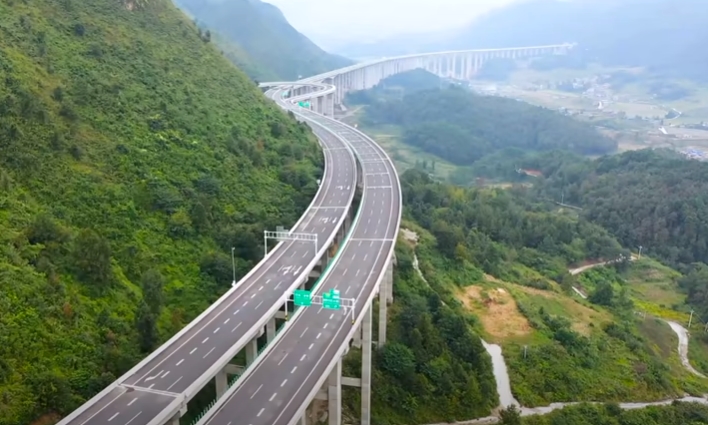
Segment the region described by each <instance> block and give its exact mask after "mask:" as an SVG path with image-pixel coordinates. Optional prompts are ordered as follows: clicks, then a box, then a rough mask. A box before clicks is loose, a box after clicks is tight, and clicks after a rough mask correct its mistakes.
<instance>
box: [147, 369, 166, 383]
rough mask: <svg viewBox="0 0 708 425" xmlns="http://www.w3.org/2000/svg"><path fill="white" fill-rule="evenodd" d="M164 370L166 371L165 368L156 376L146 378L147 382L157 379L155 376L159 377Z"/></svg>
mask: <svg viewBox="0 0 708 425" xmlns="http://www.w3.org/2000/svg"><path fill="white" fill-rule="evenodd" d="M164 371H165V370H164V369H163V370H161V371H159V372H157V374H156V375H155V376H149V377H147V378H145V382H147V381H152V380H153V379H155V378H157V377H158V376H160V375H161V374H162V372H164Z"/></svg>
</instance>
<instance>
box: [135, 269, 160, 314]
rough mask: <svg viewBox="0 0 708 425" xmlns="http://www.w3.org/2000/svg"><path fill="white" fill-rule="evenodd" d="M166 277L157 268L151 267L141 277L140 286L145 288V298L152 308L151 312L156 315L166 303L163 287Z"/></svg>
mask: <svg viewBox="0 0 708 425" xmlns="http://www.w3.org/2000/svg"><path fill="white" fill-rule="evenodd" d="M164 284H165V279H164V277H162V274H160V272H159V271H158V270H156V269H149V270H147V271H146V272H145V273H143V275H142V276H141V279H140V286H141V287H142V288H143V300H144V301H145V304H147V306H148V307H149V308H150V312H151V313H152V314H154V315H155V316H157V315H159V314H160V310H161V309H162V305H163V303H164V301H165V300H164V294H163V292H162V291H163V287H164Z"/></svg>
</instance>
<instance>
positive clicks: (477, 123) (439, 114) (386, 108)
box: [349, 75, 617, 165]
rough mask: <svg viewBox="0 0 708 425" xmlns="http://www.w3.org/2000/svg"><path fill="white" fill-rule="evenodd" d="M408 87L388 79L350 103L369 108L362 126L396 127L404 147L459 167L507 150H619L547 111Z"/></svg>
mask: <svg viewBox="0 0 708 425" xmlns="http://www.w3.org/2000/svg"><path fill="white" fill-rule="evenodd" d="M399 78H401V77H399ZM410 78H412V79H416V78H418V79H420V78H421V76H420V75H418V76H417V77H415V76H414V77H410ZM422 81H423V80H421V82H422ZM403 87H405V84H404V85H403V86H397V87H396V86H394V85H393V83H390V82H387V81H386V80H384V81H383V82H382V83H381V84H379V85H378V86H377V87H375V88H373V89H370V90H368V91H366V92H364V93H353V94H352V95H350V96H349V101H350V102H353V103H364V104H366V105H367V107H366V115H365V117H364V120H363V121H362V124H365V125H367V126H373V127H376V126H382V125H393V126H396V127H398V128H400V129H402V130H403V136H402V138H401V139H402V141H403V143H405V144H407V145H410V146H414V147H416V148H419V149H421V150H423V151H425V152H427V153H430V154H433V155H436V156H438V157H440V158H442V159H444V160H447V161H450V162H451V163H453V164H456V165H471V164H473V163H475V162H477V161H479V160H480V159H482V158H484V157H486V156H489V155H492V154H494V153H497V152H499V151H500V150H502V149H505V148H517V149H523V150H526V151H529V152H544V151H550V150H554V149H562V150H567V151H570V152H573V153H576V154H582V155H596V154H604V153H608V152H612V151H614V150H615V149H616V148H617V142H616V141H614V140H611V139H608V138H607V137H605V136H603V135H601V134H600V133H599V132H598V131H597V130H596V129H595V128H593V126H591V125H590V124H587V123H584V122H580V121H577V120H574V119H572V118H570V117H566V116H564V115H561V114H559V113H557V112H555V111H552V110H549V109H546V108H540V107H537V106H532V105H529V104H527V103H523V102H517V101H515V100H513V99H507V98H502V97H496V96H480V95H476V94H474V93H471V92H470V91H469V90H466V89H463V88H460V87H456V86H449V87H447V88H443V89H439V88H432V89H427V90H418V91H414V90H411V89H408V90H405V89H402V88H403ZM423 87H430V82H428V83H427V85H425V86H423Z"/></svg>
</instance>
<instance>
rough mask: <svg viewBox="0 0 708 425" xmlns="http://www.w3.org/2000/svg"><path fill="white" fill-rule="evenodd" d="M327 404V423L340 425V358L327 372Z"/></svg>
mask: <svg viewBox="0 0 708 425" xmlns="http://www.w3.org/2000/svg"><path fill="white" fill-rule="evenodd" d="M327 406H328V407H327V408H328V409H329V414H328V423H329V425H342V359H339V361H338V362H337V364H336V365H335V366H334V369H332V372H330V374H329V388H328V389H327Z"/></svg>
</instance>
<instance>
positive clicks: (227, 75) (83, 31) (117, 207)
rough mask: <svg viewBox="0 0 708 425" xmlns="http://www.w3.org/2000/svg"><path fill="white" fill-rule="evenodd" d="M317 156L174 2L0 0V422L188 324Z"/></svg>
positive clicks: (298, 196)
mask: <svg viewBox="0 0 708 425" xmlns="http://www.w3.org/2000/svg"><path fill="white" fill-rule="evenodd" d="M321 161H322V159H321V154H320V153H319V151H318V148H317V144H316V141H315V140H314V139H313V138H312V136H310V133H309V132H308V131H307V129H306V127H304V126H300V125H297V124H296V123H295V122H294V121H292V120H290V119H289V118H287V116H286V115H285V114H283V113H282V112H281V111H279V110H278V108H277V107H276V106H275V105H272V104H271V103H269V102H268V101H267V100H266V99H265V98H264V97H263V96H262V94H261V93H260V92H259V90H258V89H257V88H256V87H255V85H254V84H253V82H252V81H250V79H249V78H247V77H246V76H245V75H244V74H243V73H241V72H240V71H238V70H237V69H236V68H235V67H233V66H232V65H231V64H230V63H228V61H227V60H226V59H225V58H224V57H222V56H221V55H220V54H219V52H218V51H217V49H215V48H214V47H213V46H212V45H211V43H209V42H208V40H206V39H205V38H204V37H203V36H202V37H200V35H199V34H198V31H197V28H196V27H195V26H194V25H193V24H192V23H191V22H190V20H189V19H188V18H186V17H185V16H184V15H183V14H182V13H180V12H179V11H178V10H177V9H176V7H175V6H173V4H172V3H171V1H169V0H150V1H149V2H148V1H130V0H120V1H118V0H82V1H79V0H62V1H55V0H33V1H31V2H23V1H16V0H14V1H13V0H2V1H0V187H1V188H2V190H1V191H0V203H1V204H2V209H0V239H1V242H0V250H1V254H0V424H2V425H17V424H27V423H31V422H32V421H33V420H35V419H37V418H38V417H40V416H42V415H48V416H47V418H45V420H47V422H43V423H48V422H50V421H51V420H52V418H55V417H56V416H57V415H63V414H66V413H68V412H70V411H71V410H72V409H74V408H76V407H78V405H80V404H81V403H82V402H83V401H84V400H86V399H87V398H89V397H91V396H92V395H93V394H95V393H96V392H98V391H99V390H101V389H102V388H103V387H104V386H105V385H107V384H109V383H110V382H111V381H112V380H114V379H115V378H116V377H118V376H119V375H121V374H122V373H123V372H124V371H126V370H127V369H128V368H129V367H131V366H132V365H133V364H134V363H136V362H137V361H138V360H139V359H140V358H142V357H143V356H144V355H145V353H147V352H149V351H150V350H151V349H152V348H153V347H155V345H156V344H158V343H159V342H160V341H162V340H165V339H166V338H168V337H169V336H170V335H171V334H173V333H174V332H176V331H177V330H178V329H180V328H181V327H183V326H184V325H185V324H186V323H188V321H189V320H190V319H191V318H192V317H194V316H196V315H197V314H198V313H199V312H201V311H202V310H203V309H204V308H206V307H207V306H208V305H209V303H210V302H212V301H213V300H215V299H216V298H217V297H218V296H219V295H220V294H221V293H223V292H224V291H225V290H226V289H227V288H228V287H229V286H230V282H231V259H230V256H229V251H230V249H231V247H232V246H235V247H236V255H237V260H236V267H237V274H238V275H242V274H244V273H245V272H246V271H247V270H248V269H249V268H250V267H251V266H252V265H253V264H254V262H256V261H257V260H258V259H259V258H260V256H261V255H262V246H260V240H261V238H260V235H261V234H262V233H261V232H262V231H263V229H268V228H271V229H272V228H274V227H275V226H277V225H286V226H288V225H290V224H292V223H293V222H294V221H295V219H296V218H297V217H298V216H299V214H300V213H301V211H302V210H304V208H305V206H306V205H307V204H308V203H309V201H310V200H311V197H312V195H313V194H314V191H315V190H316V187H317V184H316V177H317V174H318V168H319V166H320V164H321Z"/></svg>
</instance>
